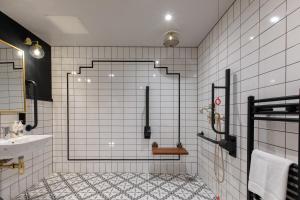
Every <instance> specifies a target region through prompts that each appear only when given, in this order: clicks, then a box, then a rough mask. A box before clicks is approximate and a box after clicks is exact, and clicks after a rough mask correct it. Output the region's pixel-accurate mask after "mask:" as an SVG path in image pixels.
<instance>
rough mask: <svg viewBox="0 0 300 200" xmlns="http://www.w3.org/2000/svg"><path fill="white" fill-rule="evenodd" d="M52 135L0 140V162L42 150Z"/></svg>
mask: <svg viewBox="0 0 300 200" xmlns="http://www.w3.org/2000/svg"><path fill="white" fill-rule="evenodd" d="M51 138H52V135H24V136H20V137H17V138H10V139H0V160H2V159H11V158H17V157H19V156H23V155H24V154H25V153H28V152H34V151H38V150H40V149H43V148H44V147H45V145H46V143H47V142H48V141H49V140H50V139H51Z"/></svg>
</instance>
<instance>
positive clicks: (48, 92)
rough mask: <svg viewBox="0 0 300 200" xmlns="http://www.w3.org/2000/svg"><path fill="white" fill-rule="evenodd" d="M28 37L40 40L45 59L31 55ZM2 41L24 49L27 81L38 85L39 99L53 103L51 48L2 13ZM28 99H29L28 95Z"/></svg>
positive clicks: (0, 29)
mask: <svg viewBox="0 0 300 200" xmlns="http://www.w3.org/2000/svg"><path fill="white" fill-rule="evenodd" d="M26 37H30V38H31V39H32V40H38V41H39V44H40V45H42V47H43V49H44V51H45V57H44V58H42V59H35V58H33V57H31V56H30V54H29V51H28V49H29V46H26V45H24V43H23V42H24V40H25V38H26ZM0 39H2V40H4V41H6V42H8V43H10V44H13V45H14V46H16V47H18V48H20V49H23V50H24V52H25V65H26V79H28V80H34V81H36V82H37V84H38V99H39V100H44V101H52V89H51V47H50V45H49V44H47V43H46V42H44V41H43V40H41V39H40V38H38V37H37V36H36V35H34V34H33V33H31V32H30V31H29V30H27V29H26V28H24V27H23V26H21V25H20V24H18V23H17V22H16V21H14V20H13V19H11V18H10V17H8V16H7V15H5V14H4V13H3V12H1V11H0ZM27 97H29V96H28V95H27Z"/></svg>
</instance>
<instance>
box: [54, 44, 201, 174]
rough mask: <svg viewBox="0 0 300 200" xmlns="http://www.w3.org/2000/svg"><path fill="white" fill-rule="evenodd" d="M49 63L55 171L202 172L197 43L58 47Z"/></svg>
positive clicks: (55, 48)
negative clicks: (158, 151) (163, 150)
mask: <svg viewBox="0 0 300 200" xmlns="http://www.w3.org/2000/svg"><path fill="white" fill-rule="evenodd" d="M52 60H53V61H54V62H55V63H57V64H55V65H54V66H53V67H54V69H53V72H54V73H53V77H52V78H53V80H54V84H55V85H54V87H57V88H56V89H54V93H55V94H54V98H57V99H61V102H57V101H54V119H53V120H54V129H56V130H57V131H54V135H55V134H56V137H55V138H54V150H53V152H54V171H57V172H148V173H174V174H182V173H189V174H196V173H197V140H196V136H195V134H194V133H195V131H196V130H197V95H196V94H197V86H196V82H197V49H196V48H174V49H169V48H149V47H147V48H146V47H145V48H142V47H136V48H135V47H54V48H53V56H52ZM147 88H148V92H149V93H148V94H149V95H148V97H149V98H148V105H149V109H147V103H146V100H147V92H146V90H147ZM56 102H57V103H56ZM179 105H180V107H179ZM55 110H57V112H55ZM147 110H148V111H149V112H147ZM147 116H148V117H149V118H148V119H149V120H148V123H149V128H150V131H149V132H151V133H150V134H148V136H147V135H146V132H147V131H146V130H145V127H147ZM149 136H150V138H149ZM154 142H155V143H157V144H158V146H159V147H172V148H174V147H176V146H177V145H178V143H179V142H180V143H181V144H182V146H183V147H184V148H185V149H186V150H187V151H188V153H189V155H187V156H181V155H153V153H152V144H153V143H154Z"/></svg>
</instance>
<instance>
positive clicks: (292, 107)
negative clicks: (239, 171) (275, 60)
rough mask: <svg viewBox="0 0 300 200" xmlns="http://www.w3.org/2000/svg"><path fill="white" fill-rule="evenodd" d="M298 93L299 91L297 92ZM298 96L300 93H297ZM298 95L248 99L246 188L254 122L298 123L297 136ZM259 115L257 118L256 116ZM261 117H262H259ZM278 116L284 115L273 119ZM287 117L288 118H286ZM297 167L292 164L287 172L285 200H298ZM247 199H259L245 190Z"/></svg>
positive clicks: (298, 180)
mask: <svg viewBox="0 0 300 200" xmlns="http://www.w3.org/2000/svg"><path fill="white" fill-rule="evenodd" d="M299 92H300V91H299ZM299 94H300V93H299ZM289 100H298V102H297V103H295V102H292V103H285V104H283V103H282V102H280V103H278V104H274V103H271V104H265V105H264V104H263V105H262V104H260V105H256V104H257V103H268V102H276V101H289ZM299 106H300V95H293V96H283V97H273V98H266V99H255V98H254V96H249V97H248V119H247V123H248V125H247V126H248V127H247V187H248V181H249V173H250V164H251V154H252V152H253V150H254V121H255V120H264V121H281V122H298V134H299V133H300V112H299ZM278 108H281V109H284V110H281V111H277V110H276V109H278ZM257 115H259V116H257ZM261 115H262V116H261ZM278 115H284V116H280V117H274V116H278ZM286 115H288V116H289V117H286ZM299 147H300V137H299V135H298V164H299V163H300V151H299ZM298 170H299V169H298V166H297V165H296V164H293V165H292V166H291V167H290V170H289V177H288V185H287V198H286V199H288V200H300V190H299V189H300V173H299V172H298ZM247 199H248V200H253V199H261V197H259V196H258V195H257V194H254V193H252V192H250V191H249V190H247Z"/></svg>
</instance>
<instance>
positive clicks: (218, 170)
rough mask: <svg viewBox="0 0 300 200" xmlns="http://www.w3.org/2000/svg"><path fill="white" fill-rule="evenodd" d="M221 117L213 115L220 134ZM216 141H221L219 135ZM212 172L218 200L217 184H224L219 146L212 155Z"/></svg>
mask: <svg viewBox="0 0 300 200" xmlns="http://www.w3.org/2000/svg"><path fill="white" fill-rule="evenodd" d="M221 120H222V118H221V115H220V114H219V113H216V114H215V121H216V128H217V130H218V131H220V132H221V129H222V124H221ZM216 140H217V141H220V140H221V135H220V134H216ZM214 172H215V177H216V180H217V191H218V193H217V199H220V196H219V194H220V193H219V184H220V183H223V182H224V177H225V171H224V158H223V149H222V148H221V147H220V145H218V144H216V145H215V153H214Z"/></svg>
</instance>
